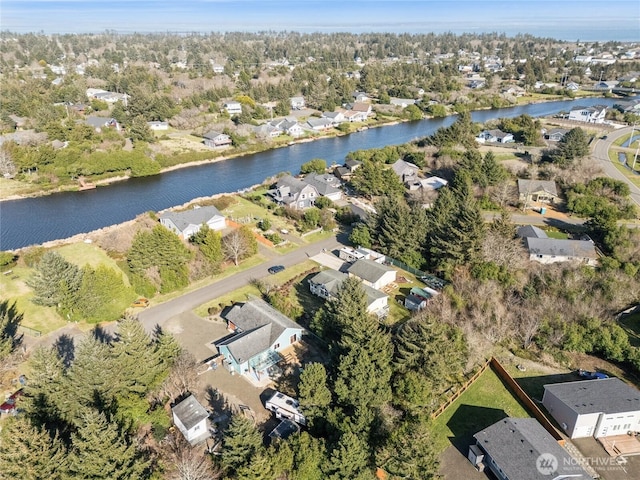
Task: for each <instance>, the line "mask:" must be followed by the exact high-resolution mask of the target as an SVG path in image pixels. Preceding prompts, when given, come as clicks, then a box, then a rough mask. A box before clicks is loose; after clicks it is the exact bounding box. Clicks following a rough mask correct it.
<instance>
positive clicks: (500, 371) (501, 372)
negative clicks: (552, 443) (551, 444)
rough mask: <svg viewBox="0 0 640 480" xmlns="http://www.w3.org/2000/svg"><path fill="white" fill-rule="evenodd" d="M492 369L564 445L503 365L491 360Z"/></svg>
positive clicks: (562, 443) (551, 425) (561, 442)
mask: <svg viewBox="0 0 640 480" xmlns="http://www.w3.org/2000/svg"><path fill="white" fill-rule="evenodd" d="M490 363H491V368H493V371H494V372H496V375H498V376H499V377H500V378H501V379H502V381H503V382H504V383H506V384H507V386H508V387H509V389H510V390H511V392H512V393H513V394H514V395H515V396H516V397H518V399H519V400H520V401H521V402H522V403H523V404H524V406H525V407H527V409H528V410H529V412H530V413H532V414H533V416H534V417H535V418H536V420H538V421H539V422H540V424H541V425H542V426H543V427H544V428H545V430H546V431H547V432H549V433H550V434H551V436H552V437H553V438H554V439H555V440H556V441H557V442H558V443H559V444H560V445H564V439H563V438H562V435H560V433H559V432H558V430H556V428H555V427H554V426H553V424H552V423H551V422H550V421H549V420H548V419H547V417H546V416H545V414H544V413H542V410H540V408H539V407H538V405H536V403H535V402H534V401H533V400H531V397H530V396H529V395H527V394H526V392H525V391H524V390H523V389H522V387H520V385H518V383H517V382H516V381H515V380H514V379H513V377H512V376H511V375H509V372H507V371H506V370H505V369H504V367H503V366H502V364H501V363H500V362H499V361H498V360H496V359H495V358H493V357H492V358H491V360H490Z"/></svg>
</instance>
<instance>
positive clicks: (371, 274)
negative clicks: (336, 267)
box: [347, 258, 398, 290]
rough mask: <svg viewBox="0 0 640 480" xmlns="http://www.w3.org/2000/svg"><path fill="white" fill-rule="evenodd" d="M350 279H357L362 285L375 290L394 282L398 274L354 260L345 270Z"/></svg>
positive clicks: (367, 262)
mask: <svg viewBox="0 0 640 480" xmlns="http://www.w3.org/2000/svg"><path fill="white" fill-rule="evenodd" d="M347 272H348V273H349V276H350V277H357V278H359V279H360V280H362V283H364V284H365V285H369V286H370V287H373V288H375V289H377V290H380V289H381V288H384V287H386V286H387V285H389V284H390V283H392V282H395V281H396V276H397V274H398V272H397V271H396V270H394V269H393V268H391V267H387V266H386V265H382V264H380V263H377V262H374V261H373V260H367V259H366V258H361V259H359V260H356V261H355V263H354V264H353V265H351V266H350V267H349V269H348V270H347Z"/></svg>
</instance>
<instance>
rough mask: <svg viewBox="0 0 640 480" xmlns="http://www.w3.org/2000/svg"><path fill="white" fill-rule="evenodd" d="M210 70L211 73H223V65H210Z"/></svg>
mask: <svg viewBox="0 0 640 480" xmlns="http://www.w3.org/2000/svg"><path fill="white" fill-rule="evenodd" d="M210 61H211V60H210ZM211 68H212V69H213V73H224V65H220V64H219V63H212V65H211Z"/></svg>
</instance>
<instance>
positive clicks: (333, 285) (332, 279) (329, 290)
mask: <svg viewBox="0 0 640 480" xmlns="http://www.w3.org/2000/svg"><path fill="white" fill-rule="evenodd" d="M347 278H349V276H348V275H346V274H344V273H341V272H337V271H336V270H323V271H322V272H320V273H318V274H316V275H314V276H313V277H311V278H310V279H309V290H310V291H311V293H313V294H314V295H316V296H318V297H320V298H324V299H325V300H333V299H335V298H336V297H337V295H338V291H339V289H340V285H342V283H343V282H344V281H345V280H346V279H347ZM362 288H363V290H364V293H365V295H366V298H367V312H369V313H373V314H374V315H377V316H378V318H384V317H386V316H387V315H388V314H389V296H388V295H386V294H385V293H382V292H381V291H380V290H376V289H375V288H372V287H370V286H369V285H366V284H364V283H363V284H362Z"/></svg>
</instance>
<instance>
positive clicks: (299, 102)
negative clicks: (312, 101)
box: [289, 97, 305, 110]
mask: <svg viewBox="0 0 640 480" xmlns="http://www.w3.org/2000/svg"><path fill="white" fill-rule="evenodd" d="M289 103H290V104H291V108H293V109H294V110H300V109H301V108H304V107H305V103H304V97H291V98H290V99H289Z"/></svg>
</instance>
